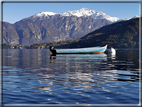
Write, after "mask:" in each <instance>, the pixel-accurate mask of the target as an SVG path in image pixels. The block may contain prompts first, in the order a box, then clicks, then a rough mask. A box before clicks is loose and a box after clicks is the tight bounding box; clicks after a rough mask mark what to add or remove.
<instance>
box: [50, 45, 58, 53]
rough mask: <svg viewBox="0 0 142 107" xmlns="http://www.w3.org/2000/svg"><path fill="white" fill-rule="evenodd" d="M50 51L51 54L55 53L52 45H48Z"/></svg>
mask: <svg viewBox="0 0 142 107" xmlns="http://www.w3.org/2000/svg"><path fill="white" fill-rule="evenodd" d="M49 49H50V51H51V52H52V54H53V55H56V53H57V52H56V50H55V49H54V47H53V46H49Z"/></svg>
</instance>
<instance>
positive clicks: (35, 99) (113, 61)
mask: <svg viewBox="0 0 142 107" xmlns="http://www.w3.org/2000/svg"><path fill="white" fill-rule="evenodd" d="M116 52H117V53H116V55H110V54H85V55H84V54H73V55H72V54H68V55H67V54H60V55H56V56H51V52H50V51H49V49H3V67H2V70H3V75H2V76H3V90H2V91H3V94H2V98H3V100H2V102H3V104H57V105H59V104H73V105H76V104H83V105H84V104H92V105H96V104H97V105H101V104H108V105H109V104H135V105H138V104H139V103H140V102H139V101H140V99H139V97H140V96H139V71H140V69H139V50H138V49H131V50H128V49H118V50H116Z"/></svg>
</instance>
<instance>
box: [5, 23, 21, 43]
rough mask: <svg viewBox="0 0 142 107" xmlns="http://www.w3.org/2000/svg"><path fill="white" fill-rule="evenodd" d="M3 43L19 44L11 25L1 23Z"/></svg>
mask: <svg viewBox="0 0 142 107" xmlns="http://www.w3.org/2000/svg"><path fill="white" fill-rule="evenodd" d="M2 37H3V43H12V44H19V36H18V34H17V32H16V30H15V27H14V25H13V24H10V23H7V22H3V36H2Z"/></svg>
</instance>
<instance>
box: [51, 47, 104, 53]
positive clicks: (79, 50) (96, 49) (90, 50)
mask: <svg viewBox="0 0 142 107" xmlns="http://www.w3.org/2000/svg"><path fill="white" fill-rule="evenodd" d="M49 49H50V51H51V52H52V54H102V53H104V52H105V51H106V49H107V45H106V46H103V47H90V48H76V49H54V47H53V46H50V47H49Z"/></svg>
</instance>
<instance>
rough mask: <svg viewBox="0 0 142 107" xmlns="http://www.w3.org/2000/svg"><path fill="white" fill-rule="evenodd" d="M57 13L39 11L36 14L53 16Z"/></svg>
mask: <svg viewBox="0 0 142 107" xmlns="http://www.w3.org/2000/svg"><path fill="white" fill-rule="evenodd" d="M56 14H57V13H54V12H41V13H38V14H36V15H35V16H39V17H40V16H41V17H42V16H48V15H49V16H52V15H56Z"/></svg>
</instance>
